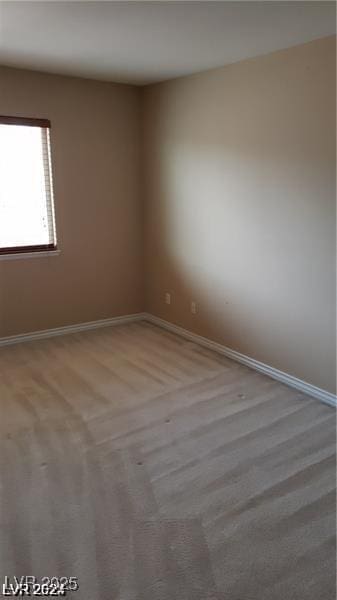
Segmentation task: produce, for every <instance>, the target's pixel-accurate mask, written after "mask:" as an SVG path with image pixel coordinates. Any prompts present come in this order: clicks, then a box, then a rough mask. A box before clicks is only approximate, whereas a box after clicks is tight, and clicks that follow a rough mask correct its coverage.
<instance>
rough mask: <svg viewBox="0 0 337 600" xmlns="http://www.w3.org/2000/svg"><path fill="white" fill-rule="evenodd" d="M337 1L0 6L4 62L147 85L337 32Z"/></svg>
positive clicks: (0, 51)
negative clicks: (336, 2)
mask: <svg viewBox="0 0 337 600" xmlns="http://www.w3.org/2000/svg"><path fill="white" fill-rule="evenodd" d="M335 11H336V5H335V3H334V2H324V1H321V2H319V1H318V2H315V1H299V2H297V1H290V2H285V1H283V0H282V1H272V2H255V1H249V2H240V1H236V2H221V1H220V2H219V1H218V2H207V1H205V2H193V1H189V2H183V1H182V2H174V1H169V2H165V1H159V2H143V1H140V0H138V1H136V2H128V1H124V2H79V1H78V2H67V1H63V2H48V1H44V2H27V1H24V2H12V1H10V2H0V63H1V64H2V65H8V66H15V67H23V68H27V69H35V70H39V71H47V72H51V73H63V74H68V75H76V76H82V77H90V78H93V79H101V80H106V81H117V82H125V83H133V84H138V85H144V84H148V83H153V82H156V81H163V80H166V79H170V78H173V77H179V76H182V75H188V74H191V73H195V72H198V71H202V70H205V69H211V68H213V67H219V66H222V65H225V64H228V63H233V62H236V61H239V60H242V59H244V58H248V57H253V56H258V55H260V54H266V53H268V52H272V51H274V50H280V49H282V48H287V47H290V46H295V45H297V44H301V43H304V42H308V41H310V40H313V39H315V38H319V37H324V36H327V35H331V34H335V32H336V13H335Z"/></svg>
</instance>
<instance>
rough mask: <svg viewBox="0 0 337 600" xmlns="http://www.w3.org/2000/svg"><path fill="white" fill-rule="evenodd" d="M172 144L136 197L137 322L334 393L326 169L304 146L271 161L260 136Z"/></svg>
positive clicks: (330, 189) (330, 206) (266, 139)
mask: <svg viewBox="0 0 337 600" xmlns="http://www.w3.org/2000/svg"><path fill="white" fill-rule="evenodd" d="M203 133H204V132H203ZM274 134H275V132H274ZM172 135H173V134H172V130H171V136H172ZM275 135H276V134H275ZM173 137H174V139H169V140H168V141H165V144H164V145H163V144H162V142H161V145H160V149H159V146H158V147H157V150H158V152H157V153H155V154H156V159H155V162H156V164H155V167H154V168H153V164H152V174H153V175H152V176H151V180H150V181H151V183H150V185H149V188H148V190H147V193H148V208H149V210H148V211H147V237H148V241H147V264H148V310H149V311H150V312H152V313H154V314H156V315H158V316H161V317H162V318H164V319H167V320H169V321H172V322H174V323H176V324H178V325H181V326H182V327H185V328H187V329H189V330H191V331H194V332H196V333H198V334H200V335H203V336H206V337H209V338H210V339H212V340H214V341H217V342H219V343H222V344H224V345H226V346H228V347H230V348H232V349H234V350H237V351H239V352H242V353H243V354H246V355H248V356H251V357H253V358H255V359H257V360H260V361H262V362H265V363H267V364H269V365H270V366H273V367H275V368H278V369H280V370H283V371H285V372H288V373H289V374H291V375H294V376H297V377H299V378H301V379H303V380H305V381H308V382H309V383H312V384H314V385H317V386H318V387H322V388H323V389H327V390H329V391H331V392H334V390H335V340H334V331H335V327H334V323H335V291H334V281H335V261H334V244H335V231H334V223H335V220H334V215H335V206H334V181H333V178H332V175H333V173H334V169H333V168H331V163H329V162H327V161H325V160H324V158H323V157H322V155H321V154H319V156H317V152H319V150H318V149H317V147H313V145H312V144H311V145H309V146H307V149H306V152H305V153H304V146H305V145H306V141H307V140H306V139H301V140H297V141H298V143H297V144H295V143H294V144H292V145H291V148H290V149H289V152H288V153H287V152H286V151H285V149H283V151H282V149H280V147H279V145H277V147H276V150H275V153H274V152H272V153H270V147H272V148H273V147H275V144H274V146H273V144H270V141H271V134H270V132H269V133H268V134H266V135H265V136H261V137H260V138H259V139H257V140H254V139H253V137H252V136H251V137H250V136H245V138H244V140H243V142H242V145H240V144H239V143H238V142H237V143H236V144H234V143H233V140H230V143H229V147H230V152H229V151H228V150H227V145H226V146H225V147H224V144H222V145H221V143H220V140H219V139H217V138H218V135H217V136H215V137H216V142H215V144H211V140H210V139H208V140H207V138H206V136H205V138H206V139H205V138H202V143H201V135H200V136H199V135H197V136H196V135H195V134H193V135H192V136H191V139H190V140H187V139H186V135H184V133H179V134H178V133H176V134H175V136H174V135H173ZM180 137H181V138H182V139H180ZM207 137H208V138H209V136H207ZM206 140H207V141H206ZM268 148H269V153H268ZM250 149H251V152H249V150H250ZM166 291H169V292H171V297H172V301H171V305H169V306H168V305H166V304H165V303H164V294H165V292H166ZM192 301H195V302H196V304H197V314H192V313H191V302H192Z"/></svg>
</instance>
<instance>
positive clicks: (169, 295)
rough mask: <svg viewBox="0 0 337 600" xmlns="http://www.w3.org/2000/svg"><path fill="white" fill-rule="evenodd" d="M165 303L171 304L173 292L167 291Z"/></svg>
mask: <svg viewBox="0 0 337 600" xmlns="http://www.w3.org/2000/svg"><path fill="white" fill-rule="evenodd" d="M165 304H171V294H170V293H169V292H166V293H165Z"/></svg>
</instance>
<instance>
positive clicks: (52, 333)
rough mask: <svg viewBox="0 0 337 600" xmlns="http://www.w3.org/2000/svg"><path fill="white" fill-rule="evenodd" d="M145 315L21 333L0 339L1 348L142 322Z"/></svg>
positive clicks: (139, 314)
mask: <svg viewBox="0 0 337 600" xmlns="http://www.w3.org/2000/svg"><path fill="white" fill-rule="evenodd" d="M144 318H145V313H136V314H134V315H124V316H122V317H111V318H110V319H99V320H98V321H89V322H87V323H77V324H76V325H66V326H65V327H55V328H54V329H43V330H41V331H34V332H32V333H21V334H19V335H10V336H8V337H2V338H0V348H1V346H10V345H12V344H19V343H21V342H32V341H33V340H42V339H44V338H51V337H56V336H58V335H66V334H68V333H78V332H79V331H88V330H89V329H99V328H100V327H112V326H114V325H122V324H124V323H130V322H134V321H143V320H144Z"/></svg>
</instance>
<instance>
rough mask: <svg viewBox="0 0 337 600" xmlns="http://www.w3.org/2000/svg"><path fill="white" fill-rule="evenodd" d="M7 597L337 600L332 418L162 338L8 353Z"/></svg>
mask: <svg viewBox="0 0 337 600" xmlns="http://www.w3.org/2000/svg"><path fill="white" fill-rule="evenodd" d="M0 411H1V412H0V414H1V422H0V583H1V581H2V580H3V578H4V577H5V575H8V576H14V575H16V576H21V575H34V576H36V577H37V578H40V577H43V576H49V577H51V576H59V577H60V576H66V577H69V576H74V577H77V578H78V581H79V590H78V591H76V592H69V594H68V597H69V598H71V599H72V598H73V599H74V600H75V599H76V600H335V597H336V593H335V592H336V590H335V557H336V555H335V531H336V522H335V483H336V463H335V442H336V436H335V415H334V410H333V409H332V408H330V407H328V406H325V405H324V404H322V403H320V402H318V401H316V400H313V399H311V398H309V397H306V396H304V395H303V394H301V393H298V392H296V391H294V390H291V389H290V388H287V387H286V386H284V385H282V384H279V383H277V382H275V381H273V380H271V379H269V378H267V377H265V376H263V375H261V374H258V373H256V372H254V371H252V370H250V369H248V368H246V367H243V366H240V365H238V364H236V363H234V362H231V361H230V360H228V359H226V358H224V357H222V356H219V355H217V354H215V353H213V352H211V351H209V350H205V349H204V348H201V347H199V346H198V345H196V344H194V343H191V342H188V341H186V340H184V339H182V338H180V337H178V336H175V335H173V334H171V333H168V332H167V331H164V330H161V329H159V328H157V327H155V326H154V325H151V324H148V323H133V324H131V323H130V324H128V325H122V326H119V327H114V328H108V329H101V330H97V331H91V332H86V333H80V334H76V335H68V336H64V337H58V338H53V339H48V340H40V341H36V342H31V343H26V344H20V345H16V346H11V347H6V348H2V349H0Z"/></svg>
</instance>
